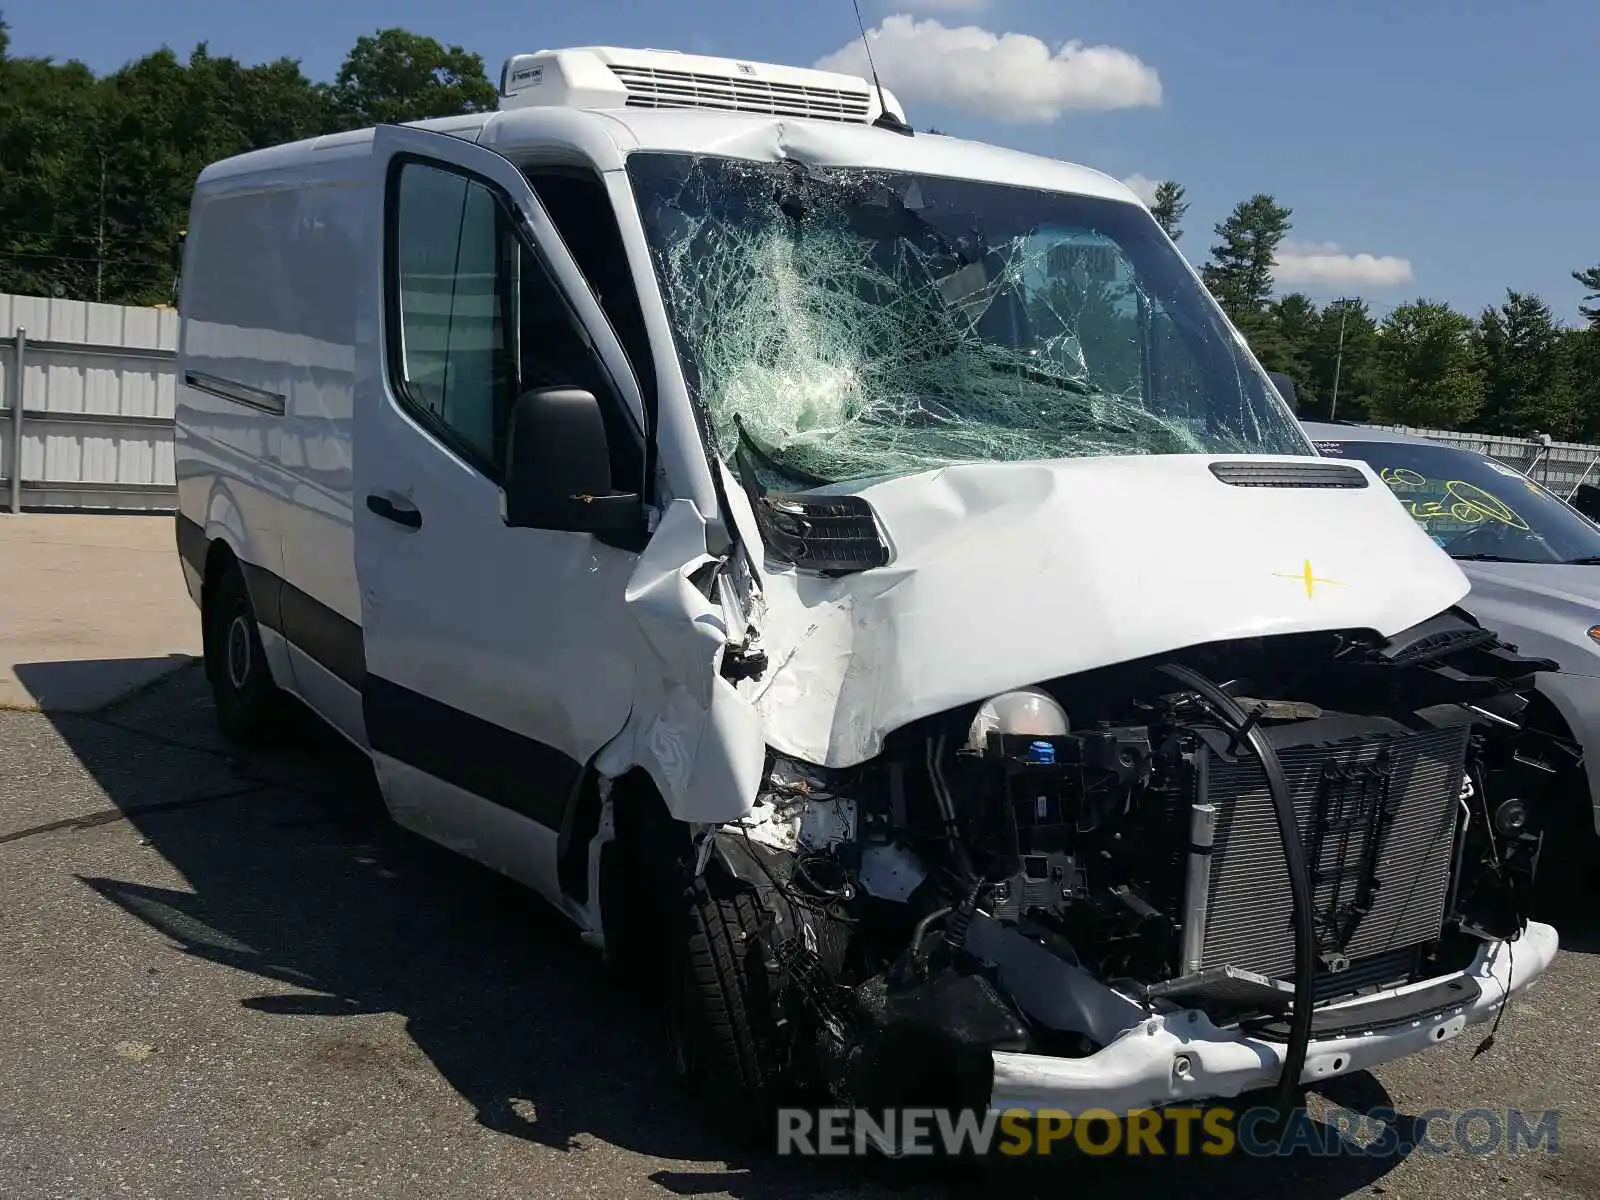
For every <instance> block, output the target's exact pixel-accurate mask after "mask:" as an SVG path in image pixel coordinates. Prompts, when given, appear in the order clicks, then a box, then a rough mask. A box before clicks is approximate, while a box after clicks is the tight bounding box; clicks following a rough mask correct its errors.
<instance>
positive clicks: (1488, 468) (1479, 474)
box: [1315, 437, 1600, 567]
mask: <svg viewBox="0 0 1600 1200" xmlns="http://www.w3.org/2000/svg"><path fill="white" fill-rule="evenodd" d="M1315 445H1316V448H1317V452H1318V453H1319V454H1324V455H1327V456H1329V457H1337V458H1359V459H1360V460H1361V461H1363V462H1365V463H1366V464H1367V465H1368V466H1369V467H1371V468H1372V471H1373V473H1374V474H1375V475H1377V476H1378V478H1379V479H1380V480H1381V481H1382V482H1383V483H1384V484H1385V485H1386V486H1388V487H1389V489H1390V491H1391V493H1393V494H1394V496H1395V498H1396V499H1397V500H1398V501H1400V503H1401V504H1402V506H1404V507H1405V509H1406V512H1407V514H1408V515H1409V516H1411V517H1412V519H1413V520H1415V521H1416V522H1417V525H1418V527H1419V528H1420V529H1421V530H1422V531H1423V532H1424V533H1425V534H1427V535H1428V536H1429V537H1430V538H1432V539H1433V541H1434V543H1435V544H1436V545H1438V546H1439V547H1440V548H1441V549H1443V550H1444V552H1445V553H1446V554H1449V555H1450V557H1451V558H1453V559H1455V560H1456V561H1457V562H1505V563H1516V564H1521V565H1527V566H1545V567H1553V566H1574V565H1586V566H1588V565H1600V525H1596V524H1595V522H1593V521H1591V520H1590V519H1589V518H1588V517H1586V516H1584V515H1583V514H1582V513H1580V512H1579V511H1578V510H1577V509H1575V508H1573V507H1572V505H1570V504H1568V503H1567V502H1566V501H1565V500H1563V499H1562V498H1561V497H1560V496H1558V495H1556V494H1555V493H1554V492H1552V491H1550V489H1548V488H1546V487H1544V486H1543V485H1542V484H1540V483H1539V482H1538V481H1537V480H1534V479H1529V478H1528V477H1527V476H1526V475H1524V474H1522V472H1520V471H1517V470H1515V469H1514V468H1512V467H1509V466H1507V465H1506V464H1504V463H1501V462H1498V461H1497V460H1495V459H1493V458H1491V457H1489V456H1488V455H1486V454H1479V453H1477V452H1476V451H1473V450H1467V449H1465V448H1463V447H1460V446H1449V445H1445V444H1443V443H1440V442H1413V441H1402V440H1400V439H1398V438H1337V437H1318V438H1316V439H1315ZM1451 464H1460V467H1459V469H1456V468H1452V467H1451V466H1450V465H1451ZM1434 466H1437V467H1438V468H1440V470H1441V473H1437V474H1436V473H1434V472H1433V470H1432V469H1431V468H1433V467H1434ZM1399 472H1410V473H1411V474H1412V475H1415V476H1417V477H1419V479H1420V480H1421V482H1420V483H1412V482H1411V480H1410V479H1409V478H1407V477H1405V476H1403V475H1400V474H1399ZM1441 480H1442V481H1444V483H1445V487H1444V488H1443V489H1438V488H1429V489H1427V490H1426V491H1424V485H1425V484H1432V483H1436V482H1438V481H1441ZM1457 482H1459V483H1461V484H1464V485H1465V487H1464V488H1457V487H1456V483H1457ZM1397 484H1398V486H1397ZM1497 485H1498V486H1497ZM1436 492H1437V494H1438V499H1433V498H1432V497H1433V496H1434V494H1435V493H1436ZM1478 492H1481V493H1484V494H1486V495H1487V497H1488V498H1489V499H1490V500H1492V501H1494V502H1495V503H1496V504H1497V505H1498V506H1499V507H1500V508H1502V509H1504V510H1505V512H1507V513H1509V514H1510V515H1511V516H1513V517H1516V518H1517V519H1518V520H1520V521H1521V522H1522V523H1523V525H1525V526H1526V531H1527V535H1528V536H1523V537H1512V536H1511V534H1506V533H1503V532H1502V531H1501V530H1500V529H1499V528H1497V526H1501V525H1504V526H1507V527H1508V528H1510V529H1511V531H1512V533H1520V532H1522V531H1520V530H1518V529H1516V527H1515V526H1514V525H1511V524H1510V523H1509V522H1507V521H1506V520H1505V517H1504V516H1502V515H1499V514H1497V513H1495V512H1494V511H1493V506H1491V505H1488V504H1485V503H1481V502H1480V501H1479V499H1478V497H1477V496H1476V495H1475V493H1478ZM1513 492H1526V493H1527V494H1529V495H1531V496H1532V497H1534V500H1533V501H1532V503H1530V504H1522V503H1521V502H1520V500H1519V499H1517V498H1515V497H1514V498H1513V499H1509V500H1508V499H1507V495H1509V494H1511V493H1513ZM1407 493H1412V494H1414V495H1415V496H1416V497H1417V498H1416V499H1413V500H1409V501H1408V500H1407V498H1406V494H1407ZM1424 495H1426V496H1427V497H1429V498H1428V499H1423V498H1422V497H1423V496H1424ZM1445 500H1451V501H1452V503H1451V505H1450V508H1449V509H1445V508H1444V507H1443V501H1445ZM1419 506H1421V507H1422V509H1423V510H1424V511H1423V512H1422V513H1421V514H1420V515H1419ZM1462 514H1466V516H1478V520H1476V521H1472V520H1468V519H1466V517H1465V516H1462ZM1452 519H1454V520H1453V523H1456V524H1460V525H1464V526H1467V527H1468V528H1467V529H1464V530H1462V531H1461V532H1458V533H1457V534H1456V535H1455V536H1454V537H1451V538H1450V539H1449V540H1447V541H1445V540H1441V537H1440V535H1439V534H1436V533H1434V532H1433V531H1432V530H1430V528H1429V521H1430V520H1433V521H1434V523H1435V527H1442V526H1447V525H1449V524H1451V523H1452ZM1485 532H1486V533H1488V534H1490V535H1494V534H1499V535H1500V536H1499V538H1498V539H1496V538H1495V537H1494V536H1488V537H1485V536H1481V534H1483V533H1485ZM1467 539H1472V540H1471V541H1469V542H1467V544H1466V545H1464V546H1463V547H1461V549H1460V550H1452V549H1451V546H1452V545H1453V544H1455V543H1458V542H1464V541H1467ZM1536 546H1542V547H1543V548H1545V549H1546V550H1548V551H1549V557H1543V558H1529V557H1526V556H1525V555H1526V553H1528V552H1531V549H1532V548H1533V547H1536ZM1519 551H1521V552H1522V553H1520V554H1519V553H1518V552H1519Z"/></svg>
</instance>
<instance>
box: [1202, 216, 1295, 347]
mask: <svg viewBox="0 0 1600 1200" xmlns="http://www.w3.org/2000/svg"><path fill="white" fill-rule="evenodd" d="M1291 216H1293V212H1292V210H1290V209H1287V208H1285V207H1283V206H1282V205H1281V204H1279V203H1278V202H1277V201H1276V200H1274V199H1273V198H1272V197H1271V196H1268V195H1266V194H1265V193H1260V194H1257V195H1255V196H1252V197H1251V198H1250V199H1248V200H1244V201H1241V202H1240V203H1239V204H1238V205H1237V206H1236V207H1235V208H1234V210H1233V212H1232V213H1231V214H1230V215H1229V216H1228V219H1227V220H1226V221H1223V222H1222V223H1221V224H1220V225H1218V226H1216V235H1217V238H1218V243H1217V245H1215V246H1213V247H1211V261H1210V262H1209V263H1207V264H1206V266H1205V269H1204V271H1203V272H1202V275H1203V277H1204V279H1205V282H1206V286H1207V287H1208V288H1210V289H1211V294H1212V295H1213V296H1215V297H1216V298H1217V302H1218V303H1220V304H1221V305H1222V308H1223V311H1225V312H1226V313H1227V314H1228V316H1229V317H1230V318H1232V319H1233V321H1234V322H1235V323H1236V324H1238V325H1239V326H1240V329H1241V332H1242V331H1243V330H1244V324H1245V322H1244V321H1243V320H1241V318H1243V317H1244V316H1245V315H1246V314H1249V313H1259V312H1260V311H1261V310H1262V309H1263V308H1264V307H1265V306H1266V303H1267V298H1268V297H1269V296H1271V295H1272V267H1273V262H1274V260H1275V259H1276V257H1277V253H1278V247H1279V246H1280V245H1281V244H1282V243H1283V239H1284V238H1286V237H1288V236H1289V230H1290V228H1291V225H1290V217H1291ZM1247 336H1248V334H1247Z"/></svg>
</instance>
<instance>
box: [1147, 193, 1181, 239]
mask: <svg viewBox="0 0 1600 1200" xmlns="http://www.w3.org/2000/svg"><path fill="white" fill-rule="evenodd" d="M1188 211H1189V202H1188V201H1187V200H1185V199H1184V198H1183V185H1182V184H1179V183H1175V182H1173V181H1172V180H1170V179H1167V180H1163V181H1162V182H1161V183H1158V184H1156V198H1155V203H1154V204H1152V205H1151V206H1150V215H1151V216H1153V217H1154V218H1155V219H1156V224H1157V225H1160V226H1161V228H1162V229H1165V230H1166V231H1167V236H1168V237H1169V238H1171V239H1172V240H1173V241H1177V240H1178V239H1179V238H1181V237H1182V236H1183V229H1182V228H1181V226H1182V224H1183V214H1184V213H1186V212H1188Z"/></svg>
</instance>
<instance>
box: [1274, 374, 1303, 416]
mask: <svg viewBox="0 0 1600 1200" xmlns="http://www.w3.org/2000/svg"><path fill="white" fill-rule="evenodd" d="M1267 378H1268V379H1270V380H1272V386H1273V387H1275V388H1277V389H1278V395H1280V396H1282V397H1283V402H1284V403H1285V404H1287V405H1288V406H1289V411H1290V412H1292V413H1298V412H1299V411H1300V402H1299V401H1298V400H1296V399H1295V395H1294V380H1292V379H1290V378H1289V377H1288V376H1287V375H1285V374H1284V373H1283V372H1282V371H1268V372H1267Z"/></svg>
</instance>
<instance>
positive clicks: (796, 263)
mask: <svg viewBox="0 0 1600 1200" xmlns="http://www.w3.org/2000/svg"><path fill="white" fill-rule="evenodd" d="M628 164H629V165H628V170H629V174H630V177H631V178H632V181H633V186H634V189H635V193H636V195H637V197H638V201H639V207H640V211H641V213H642V215H643V218H644V225H645V231H646V234H647V236H648V239H649V242H650V247H651V252H652V256H653V259H654V262H655V268H656V272H657V274H658V276H659V279H660V283H661V287H662V291H663V294H664V297H665V300H666V305H667V310H668V315H669V318H670V320H671V322H672V325H673V330H674V333H675V335H676V339H677V346H678V351H679V356H680V358H681V360H682V364H683V368H684V374H685V376H686V378H687V380H688V384H689V387H690V389H691V393H692V394H694V395H695V396H696V397H697V398H698V400H699V402H700V404H701V405H702V406H703V407H704V410H705V412H706V414H707V415H708V417H709V424H710V428H711V433H712V436H713V438H714V439H715V442H716V449H717V452H718V453H719V454H720V455H722V456H723V457H724V458H725V459H727V460H729V461H733V460H734V457H735V454H736V452H737V451H739V450H740V448H741V447H742V448H743V449H744V450H745V451H746V452H747V453H746V454H745V455H743V456H741V457H744V458H745V461H746V462H753V463H755V464H757V469H758V471H759V473H760V474H762V475H764V476H767V477H768V479H767V482H768V483H771V484H773V485H775V486H780V487H787V488H805V487H816V486H821V485H824V484H830V483H839V482H844V481H851V480H860V479H862V478H865V477H871V476H882V475H890V474H901V473H906V472H912V471H921V470H926V469H928V468H931V467H938V466H944V465H947V464H950V463H956V462H997V461H1016V460H1025V459H1048V458H1063V457H1076V456H1089V455H1112V454H1184V453H1216V454H1227V453H1273V454H1309V453H1310V452H1311V451H1310V447H1309V445H1308V444H1307V442H1306V441H1305V439H1304V438H1303V436H1302V435H1301V433H1300V431H1299V427H1298V426H1297V425H1296V424H1295V422H1294V420H1293V418H1292V416H1291V415H1290V414H1289V412H1288V410H1287V409H1286V408H1285V407H1284V405H1283V403H1282V401H1281V400H1280V399H1279V398H1278V396H1277V394H1276V392H1275V391H1274V390H1273V389H1272V386H1271V384H1270V382H1268V380H1267V379H1266V377H1265V376H1264V375H1263V374H1262V372H1261V371H1260V369H1259V368H1258V367H1257V366H1256V365H1255V364H1254V363H1253V362H1252V361H1251V359H1250V358H1249V357H1248V355H1247V354H1245V353H1244V352H1243V351H1242V350H1241V349H1240V348H1239V346H1238V343H1237V342H1236V340H1235V338H1234V337H1233V335H1232V333H1231V331H1230V330H1229V329H1228V327H1227V326H1226V324H1225V323H1224V322H1223V320H1222V318H1221V317H1220V315H1219V314H1218V313H1217V311H1216V310H1215V308H1214V306H1213V305H1212V303H1211V301H1210V299H1209V297H1207V296H1206V294H1205V292H1204V290H1203V289H1202V287H1201V286H1200V285H1199V283H1198V282H1197V281H1196V280H1195V279H1194V277H1193V276H1192V275H1191V274H1190V273H1189V271H1188V269H1187V268H1186V267H1185V265H1184V264H1183V262H1182V261H1181V259H1180V258H1179V256H1178V255H1177V254H1176V252H1175V251H1174V250H1173V249H1172V247H1171V245H1170V244H1169V243H1167V242H1166V241H1165V239H1164V238H1163V237H1162V235H1161V234H1160V232H1159V231H1158V229H1157V227H1156V225H1155V222H1154V221H1153V220H1152V219H1151V218H1150V216H1149V215H1148V214H1147V213H1146V212H1144V211H1143V210H1142V209H1140V208H1138V207H1137V206H1135V205H1132V204H1127V203H1122V202H1119V201H1114V200H1103V199H1098V198H1094V197H1087V196H1074V195H1065V194H1057V193H1051V192H1042V191H1037V190H1034V189H1030V188H1021V187H1012V186H1006V185H1001V184H992V183H982V182H974V181H971V180H962V179H945V178H940V177H934V176H922V175H907V174H896V173H891V172H884V171H866V170H859V169H842V168H807V167H801V166H798V165H797V164H794V163H790V162H785V163H759V162H751V161H747V160H742V159H728V158H718V157H707V156H691V155H684V154H662V153H640V154H634V155H632V156H631V157H630V158H629V160H628Z"/></svg>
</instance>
